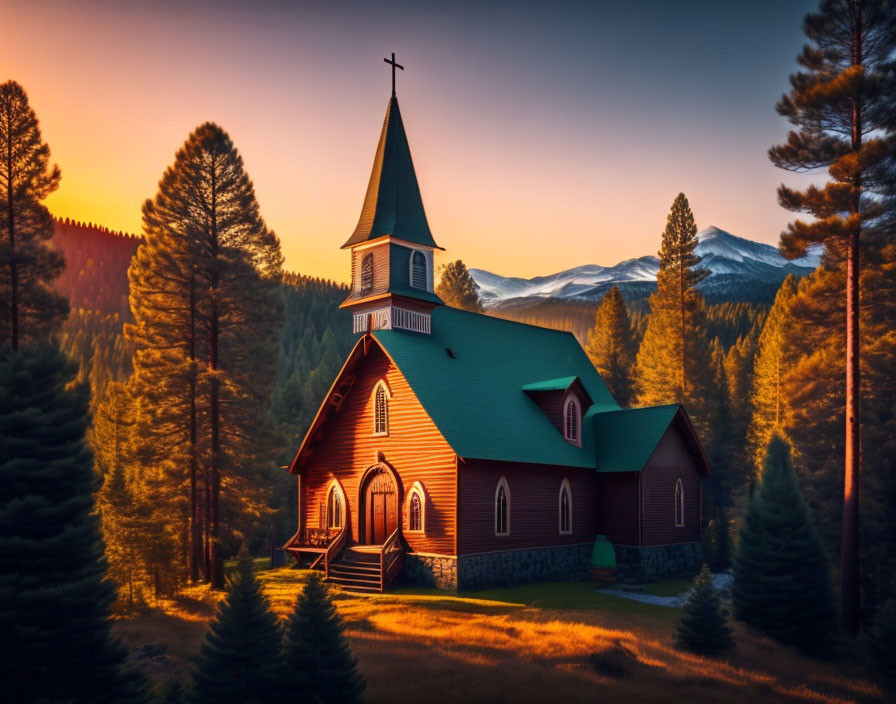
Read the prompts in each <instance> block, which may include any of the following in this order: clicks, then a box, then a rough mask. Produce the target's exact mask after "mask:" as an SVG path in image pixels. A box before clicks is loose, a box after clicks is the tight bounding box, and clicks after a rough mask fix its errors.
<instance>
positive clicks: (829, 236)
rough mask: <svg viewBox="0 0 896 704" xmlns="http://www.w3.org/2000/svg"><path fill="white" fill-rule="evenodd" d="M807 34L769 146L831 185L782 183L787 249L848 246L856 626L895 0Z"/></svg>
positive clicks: (837, 7) (844, 584)
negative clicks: (862, 406)
mask: <svg viewBox="0 0 896 704" xmlns="http://www.w3.org/2000/svg"><path fill="white" fill-rule="evenodd" d="M803 29H804V31H805V33H806V36H807V37H808V38H809V44H807V45H806V46H805V47H804V48H803V51H802V52H801V53H800V55H799V57H798V62H799V64H800V66H801V67H802V69H803V70H801V71H799V72H797V73H795V74H793V75H792V76H791V79H790V82H791V86H792V90H791V91H790V93H789V94H787V95H784V96H783V97H782V98H781V101H780V102H779V103H778V105H777V109H778V113H779V114H780V115H783V116H784V117H786V118H787V119H788V120H789V121H790V122H791V124H793V125H795V126H796V127H797V128H798V131H791V132H790V133H789V134H788V137H787V142H786V143H784V144H781V145H778V146H775V147H772V148H771V149H770V150H769V157H770V158H771V160H772V163H774V164H775V165H776V166H778V167H780V168H782V169H787V170H790V171H797V172H811V171H816V170H818V169H822V168H825V169H827V170H828V175H829V176H830V180H829V181H828V183H826V184H825V185H824V186H822V187H819V186H816V185H812V186H809V187H808V188H807V189H806V190H804V191H796V190H794V189H791V188H789V187H787V186H785V185H782V186H781V187H780V188H779V189H778V200H779V202H780V204H781V205H782V206H783V207H785V208H787V209H788V210H792V211H794V212H803V213H809V214H811V215H813V216H814V217H815V220H814V221H813V222H805V221H802V220H796V221H794V222H792V223H791V224H790V225H789V226H788V229H787V231H786V232H784V233H783V234H782V235H781V251H782V252H783V253H784V254H785V255H786V256H790V257H798V256H802V255H803V254H804V253H805V251H806V248H807V246H809V245H811V244H815V243H824V244H825V245H827V248H828V250H829V251H831V252H836V253H843V257H844V260H845V261H844V263H845V269H846V287H845V288H846V290H845V294H846V295H845V299H846V321H847V324H846V341H845V349H846V407H845V416H846V441H845V446H844V465H845V470H844V472H845V482H844V493H843V533H842V547H841V558H840V559H841V583H840V592H841V602H842V603H841V606H842V617H843V624H844V626H845V627H846V629H847V630H848V631H849V632H850V633H852V634H855V633H856V632H857V631H858V629H859V621H860V571H859V474H860V464H861V459H860V443H861V439H860V436H861V426H860V423H861V420H860V411H859V398H860V395H861V380H860V373H859V368H860V364H859V358H860V340H859V327H860V323H859V315H860V310H859V298H860V271H861V269H860V267H861V262H860V248H861V246H862V243H863V241H865V240H868V239H869V238H871V239H874V238H880V237H885V238H889V237H892V235H891V234H890V233H889V230H888V229H887V222H886V217H885V216H886V215H887V214H888V213H887V210H888V207H889V208H892V205H891V204H888V203H887V199H890V200H892V199H893V198H894V197H896V193H894V189H896V173H894V169H893V168H892V159H893V156H892V155H893V151H894V149H896V120H894V118H893V115H894V107H896V106H894V104H893V96H894V95H896V73H894V71H893V70H892V56H893V52H894V51H896V12H894V11H893V8H892V3H890V2H888V0H822V1H821V4H820V6H819V10H818V12H816V13H812V14H809V15H807V16H806V19H805V21H804V23H803Z"/></svg>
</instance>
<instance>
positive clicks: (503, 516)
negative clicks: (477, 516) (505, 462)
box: [495, 477, 510, 535]
mask: <svg viewBox="0 0 896 704" xmlns="http://www.w3.org/2000/svg"><path fill="white" fill-rule="evenodd" d="M495 535H510V487H509V486H507V480H506V479H505V478H504V477H501V478H500V479H499V480H498V488H497V489H495Z"/></svg>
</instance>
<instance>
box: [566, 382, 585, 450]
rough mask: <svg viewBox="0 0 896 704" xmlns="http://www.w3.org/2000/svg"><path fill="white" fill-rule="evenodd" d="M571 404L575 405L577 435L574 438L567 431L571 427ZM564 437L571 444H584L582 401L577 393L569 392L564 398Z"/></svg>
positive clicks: (579, 445) (578, 445)
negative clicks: (569, 422) (568, 416)
mask: <svg viewBox="0 0 896 704" xmlns="http://www.w3.org/2000/svg"><path fill="white" fill-rule="evenodd" d="M570 405H575V414H576V423H575V426H576V428H575V430H576V436H575V437H574V438H571V437H570V436H569V434H568V432H567V431H568V429H569V425H568V418H567V414H568V413H569V406H570ZM563 439H564V440H566V442H568V443H569V444H570V445H576V446H577V447H581V446H582V403H581V401H579V398H578V396H576V395H575V394H567V395H566V396H565V397H564V399H563Z"/></svg>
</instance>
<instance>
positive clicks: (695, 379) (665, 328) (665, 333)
mask: <svg viewBox="0 0 896 704" xmlns="http://www.w3.org/2000/svg"><path fill="white" fill-rule="evenodd" d="M696 246H697V226H696V224H695V223H694V216H693V214H692V213H691V209H690V206H689V205H688V201H687V198H685V196H684V194H683V193H679V194H678V196H677V197H676V198H675V201H674V202H673V203H672V209H671V211H670V213H669V218H668V221H667V223H666V229H665V231H664V232H663V242H662V248H661V249H660V253H659V254H660V271H659V274H658V275H657V291H656V293H654V294H652V295H651V296H650V318H649V320H648V323H647V330H646V332H645V333H644V339H643V340H642V342H641V346H640V348H639V350H638V355H637V358H636V362H635V380H636V401H637V403H638V405H653V404H662V403H676V402H677V403H683V404H684V405H685V406H686V407H687V408H688V412H689V413H690V415H691V418H692V419H693V421H694V425H695V426H696V428H697V430H698V432H699V434H700V437H701V439H702V440H703V442H704V443H708V442H709V441H710V438H711V433H710V430H711V427H712V426H711V425H710V419H711V415H712V403H713V401H714V399H715V398H716V396H717V394H718V392H717V390H716V389H715V388H714V381H715V380H714V378H713V376H712V374H709V373H707V370H709V369H710V367H711V363H712V360H711V359H710V345H709V341H708V339H707V336H706V305H705V303H704V301H703V296H701V295H700V293H698V292H697V291H696V290H695V288H694V287H695V286H696V285H697V284H698V283H700V281H701V280H702V279H703V278H704V277H705V276H706V275H707V273H708V272H706V271H705V270H703V269H699V268H696V267H697V266H698V265H699V263H700V257H698V256H697V255H695V254H694V249H695V248H696Z"/></svg>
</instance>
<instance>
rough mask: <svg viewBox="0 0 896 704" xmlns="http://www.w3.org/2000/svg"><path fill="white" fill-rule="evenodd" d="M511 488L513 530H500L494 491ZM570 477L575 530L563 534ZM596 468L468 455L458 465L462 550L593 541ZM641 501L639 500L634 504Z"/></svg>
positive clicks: (467, 551)
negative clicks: (564, 493)
mask: <svg viewBox="0 0 896 704" xmlns="http://www.w3.org/2000/svg"><path fill="white" fill-rule="evenodd" d="M502 476H503V477H504V478H505V479H506V480H507V485H508V488H509V489H510V535H501V536H496V535H495V490H496V489H497V488H498V480H499V479H500V478H501V477H502ZM564 479H568V480H569V485H570V489H571V494H572V533H571V534H569V535H560V503H559V502H560V484H561V483H562V482H563V480H564ZM595 488H596V482H595V472H594V470H593V469H580V468H573V467H553V466H549V465H539V464H514V463H509V462H492V461H486V460H473V459H471V460H467V461H466V462H460V463H459V464H458V493H459V511H458V536H457V537H458V546H457V553H458V554H459V555H468V554H470V553H477V552H489V551H492V550H514V549H521V548H535V547H546V546H551V545H572V544H575V543H587V542H591V541H592V540H594V535H595V530H594V500H595ZM635 505H637V504H635Z"/></svg>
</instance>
